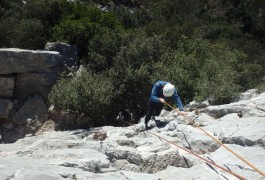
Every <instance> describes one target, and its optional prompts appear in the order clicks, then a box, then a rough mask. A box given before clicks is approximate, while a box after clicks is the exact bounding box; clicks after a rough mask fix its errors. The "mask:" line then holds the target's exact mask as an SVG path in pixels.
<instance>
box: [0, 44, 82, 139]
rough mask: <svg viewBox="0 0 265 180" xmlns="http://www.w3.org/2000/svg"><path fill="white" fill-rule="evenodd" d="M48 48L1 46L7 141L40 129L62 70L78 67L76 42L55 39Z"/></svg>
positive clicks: (0, 89)
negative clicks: (53, 88)
mask: <svg viewBox="0 0 265 180" xmlns="http://www.w3.org/2000/svg"><path fill="white" fill-rule="evenodd" d="M45 49H46V50H26V49H18V48H2V49H0V125H1V126H0V134H2V138H3V139H6V141H11V142H13V141H16V140H17V139H18V138H21V137H23V136H24V135H25V134H28V133H34V132H36V131H37V128H38V127H40V126H41V125H42V124H43V123H44V122H45V121H46V120H47V117H48V116H47V114H48V110H47V102H48V94H49V92H50V91H51V88H52V86H53V85H54V84H55V83H56V81H57V80H58V78H59V75H60V73H61V72H62V71H64V70H66V71H67V72H69V71H70V70H72V69H77V64H78V56H77V48H76V46H70V45H68V44H65V43H59V42H55V43H48V44H47V45H46V47H45ZM69 66H70V67H69ZM7 127H8V128H7ZM14 132H17V133H14ZM7 136H8V138H7ZM13 136H14V137H13ZM7 139H9V140H7ZM11 139H12V140H11Z"/></svg>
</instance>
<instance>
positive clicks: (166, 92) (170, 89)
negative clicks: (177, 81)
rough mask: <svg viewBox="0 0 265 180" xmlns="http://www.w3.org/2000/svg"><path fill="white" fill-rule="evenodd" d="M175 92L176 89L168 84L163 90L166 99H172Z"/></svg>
mask: <svg viewBox="0 0 265 180" xmlns="http://www.w3.org/2000/svg"><path fill="white" fill-rule="evenodd" d="M174 91H175V87H174V86H173V85H172V84H170V83H167V84H166V85H165V86H164V88H163V95H164V96H165V97H170V96H172V95H173V94H174Z"/></svg>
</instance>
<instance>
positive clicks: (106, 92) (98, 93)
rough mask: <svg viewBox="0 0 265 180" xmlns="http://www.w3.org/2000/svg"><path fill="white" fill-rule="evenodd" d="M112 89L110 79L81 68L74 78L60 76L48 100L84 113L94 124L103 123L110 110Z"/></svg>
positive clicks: (61, 107)
mask: <svg viewBox="0 0 265 180" xmlns="http://www.w3.org/2000/svg"><path fill="white" fill-rule="evenodd" d="M113 90H114V89H113V85H112V83H111V81H110V79H108V78H107V77H103V76H99V75H92V74H91V72H89V71H88V70H85V69H83V70H82V71H81V72H80V74H78V75H76V76H75V77H74V78H70V79H69V78H68V77H63V76H62V78H61V79H60V80H59V81H58V83H57V84H56V85H55V86H54V87H53V88H52V91H51V93H50V94H49V101H50V103H51V104H55V106H56V107H57V108H59V109H62V110H69V111H74V112H78V113H80V114H81V113H85V115H86V116H87V117H89V118H91V119H92V120H93V121H94V122H95V125H104V124H105V123H106V120H107V119H106V117H107V115H108V114H109V113H110V110H111V104H112V99H113Z"/></svg>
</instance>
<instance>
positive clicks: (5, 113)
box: [0, 99, 14, 119]
mask: <svg viewBox="0 0 265 180" xmlns="http://www.w3.org/2000/svg"><path fill="white" fill-rule="evenodd" d="M13 106H14V105H13V103H12V101H11V100H9V99H6V100H0V119H8V118H9V114H10V112H11V110H12V109H13Z"/></svg>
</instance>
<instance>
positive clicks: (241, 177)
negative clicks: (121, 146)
mask: <svg viewBox="0 0 265 180" xmlns="http://www.w3.org/2000/svg"><path fill="white" fill-rule="evenodd" d="M121 121H123V120H121ZM123 122H124V123H126V124H129V125H130V126H134V128H135V131H137V128H136V127H135V125H134V124H131V123H129V122H126V121H123ZM148 133H150V134H152V135H154V136H156V137H158V138H160V139H163V140H164V141H166V142H168V143H170V144H172V145H174V146H176V147H178V148H180V149H182V150H184V151H186V152H188V153H190V154H192V155H194V156H196V157H197V158H200V159H201V160H203V161H206V163H208V164H211V165H213V166H216V167H218V168H220V169H222V170H223V171H225V172H228V173H229V174H232V175H233V176H235V177H237V178H238V179H240V180H246V178H244V177H243V176H240V175H238V174H236V173H234V172H232V171H231V170H227V169H226V168H224V167H222V166H220V165H218V164H216V163H214V162H212V161H210V160H208V159H206V158H204V157H201V156H199V155H198V154H196V153H194V152H192V151H190V150H188V149H186V148H184V147H181V146H179V145H177V144H176V143H174V142H172V141H169V140H167V139H165V138H163V137H161V136H159V135H157V134H155V133H152V132H150V131H148Z"/></svg>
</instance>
